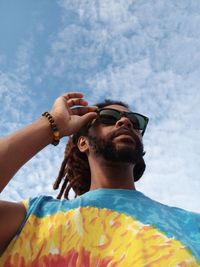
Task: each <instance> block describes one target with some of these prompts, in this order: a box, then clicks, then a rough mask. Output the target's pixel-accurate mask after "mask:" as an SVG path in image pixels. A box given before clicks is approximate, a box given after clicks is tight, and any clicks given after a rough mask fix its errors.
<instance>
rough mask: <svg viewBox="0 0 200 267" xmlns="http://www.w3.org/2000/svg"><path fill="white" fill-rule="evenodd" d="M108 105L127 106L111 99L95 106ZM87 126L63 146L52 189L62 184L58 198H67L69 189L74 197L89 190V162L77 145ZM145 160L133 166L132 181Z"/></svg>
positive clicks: (143, 169)
mask: <svg viewBox="0 0 200 267" xmlns="http://www.w3.org/2000/svg"><path fill="white" fill-rule="evenodd" d="M108 105H121V106H124V107H126V108H129V107H128V105H127V104H125V103H123V102H121V101H112V100H109V99H106V100H105V101H104V102H101V103H98V104H96V105H95V106H97V107H98V108H103V107H105V106H108ZM87 134H88V128H87V126H83V127H82V128H81V129H80V130H79V131H78V132H77V133H76V134H74V135H73V136H72V137H69V139H68V142H67V144H66V147H65V153H64V159H63V162H62V164H61V167H60V170H59V173H58V177H57V178H56V180H55V182H54V185H53V189H54V190H56V189H58V188H59V186H60V183H61V182H62V186H61V189H60V192H59V194H58V196H57V198H58V199H61V197H62V196H63V197H64V198H66V199H68V196H69V191H70V190H71V189H73V191H74V192H75V198H76V197H77V196H79V195H82V194H84V193H86V192H88V191H89V189H90V183H91V173H90V167H89V162H88V159H87V156H86V154H85V153H82V152H80V150H79V149H78V146H77V141H78V138H79V137H80V136H87ZM145 167H146V165H145V162H144V159H143V158H142V159H141V161H140V162H138V163H137V164H136V165H135V167H134V171H133V172H134V181H138V180H139V179H140V177H141V176H142V175H143V173H144V171H145Z"/></svg>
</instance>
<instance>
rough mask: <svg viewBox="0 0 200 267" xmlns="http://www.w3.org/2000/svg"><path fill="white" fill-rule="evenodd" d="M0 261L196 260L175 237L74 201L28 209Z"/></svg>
mask: <svg viewBox="0 0 200 267" xmlns="http://www.w3.org/2000/svg"><path fill="white" fill-rule="evenodd" d="M0 266H6V267H9V266H15V267H16V266H31V267H33V266H72V267H78V266H79V267H86V266H87V267H95V266H98V267H103V266H104V267H105V266H108V267H124V266H126V267H133V266H134V267H135V266H136V267H143V266H145V267H158V266H159V267H160V266H167V267H170V266H172V267H173V266H182V267H183V266H190V267H196V266H199V265H198V263H197V262H196V260H195V258H194V257H193V256H192V255H191V253H190V252H189V251H188V250H187V249H186V248H185V247H184V246H183V245H182V244H181V242H180V241H178V240H175V239H173V238H168V237H166V235H165V234H164V233H162V232H161V231H159V230H158V229H156V228H154V227H152V226H149V225H145V224H143V223H141V222H139V221H137V220H135V219H133V218H132V217H131V216H127V215H125V214H123V213H118V212H115V211H112V210H109V209H105V208H104V209H99V208H95V207H80V208H77V209H73V210H69V211H67V212H62V211H59V212H58V213H56V214H54V215H46V216H45V217H43V218H38V217H36V216H35V215H33V214H31V215H30V217H29V219H28V221H27V222H26V224H25V226H24V228H23V229H22V232H21V233H20V235H19V237H18V238H17V239H16V240H15V239H14V240H13V241H12V242H11V243H10V245H9V247H8V249H7V250H6V252H5V253H4V255H3V257H2V258H1V260H0Z"/></svg>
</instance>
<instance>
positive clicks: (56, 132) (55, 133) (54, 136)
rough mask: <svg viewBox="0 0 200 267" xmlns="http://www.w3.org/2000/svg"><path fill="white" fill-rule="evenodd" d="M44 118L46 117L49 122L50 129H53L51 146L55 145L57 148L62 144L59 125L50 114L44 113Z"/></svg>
mask: <svg viewBox="0 0 200 267" xmlns="http://www.w3.org/2000/svg"><path fill="white" fill-rule="evenodd" d="M42 116H44V117H45V118H46V119H47V120H48V122H49V125H50V128H51V133H52V142H51V144H52V145H54V146H57V145H58V144H59V142H60V131H59V129H58V127H57V124H56V122H55V120H54V118H53V116H52V115H51V114H50V113H49V112H47V111H46V112H44V113H43V114H42Z"/></svg>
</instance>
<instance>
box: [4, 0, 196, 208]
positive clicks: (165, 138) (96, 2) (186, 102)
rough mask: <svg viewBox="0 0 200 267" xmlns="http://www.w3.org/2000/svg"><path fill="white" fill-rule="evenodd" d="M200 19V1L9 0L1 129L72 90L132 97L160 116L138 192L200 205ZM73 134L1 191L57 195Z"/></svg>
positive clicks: (148, 140) (92, 96) (154, 121)
mask: <svg viewBox="0 0 200 267" xmlns="http://www.w3.org/2000/svg"><path fill="white" fill-rule="evenodd" d="M199 25H200V2H199V1H198V0H176V1H174V0H156V1H155V0H149V1H146V0H126V1H124V0H115V1H114V0H90V1H88V0H73V1H72V0H71V1H69V0H57V1H56V0H55V1H48V0H19V1H15V0H0V112H1V116H0V136H1V137H2V138H3V137H4V136H6V135H7V134H10V133H13V132H14V131H16V130H18V129H20V128H22V127H24V126H26V125H28V124H30V123H31V122H33V121H35V120H37V119H38V118H40V116H41V114H42V113H43V112H44V111H46V110H50V109H51V106H52V104H53V102H54V100H55V99H56V98H57V97H58V96H60V95H62V94H63V93H64V92H68V91H80V92H83V93H84V95H85V99H87V100H88V101H89V104H90V105H92V104H94V103H96V102H98V101H102V100H103V99H105V98H111V99H114V100H122V101H125V102H126V103H128V104H129V105H130V108H131V110H133V111H136V112H138V113H142V114H144V115H146V116H148V117H149V118H150V121H149V125H148V127H147V130H146V132H145V135H144V139H143V142H144V147H145V151H146V155H145V161H146V165H147V168H146V171H145V174H144V176H143V177H142V178H141V179H140V181H138V182H137V183H136V188H137V190H139V191H141V192H143V193H144V194H145V195H147V196H149V197H150V198H153V199H154V200H156V201H159V202H161V203H163V204H166V205H170V206H175V207H180V208H183V209H187V210H190V211H194V212H200V204H199V203H200V193H199V191H200V174H199V173H200V139H199V135H200V125H199V122H200V105H199V104H200V88H199V87H200V27H199ZM66 141H67V138H63V139H62V140H61V143H60V144H59V146H57V147H54V146H52V145H49V146H47V147H46V148H45V149H43V150H42V151H41V152H40V153H38V154H37V155H36V156H35V157H34V158H32V159H31V160H30V161H29V162H28V163H27V164H25V165H24V166H23V167H22V168H21V169H20V170H19V171H18V173H17V174H16V175H15V176H14V177H13V179H12V180H11V182H10V183H9V184H8V185H7V187H6V188H5V189H4V191H3V192H2V193H1V195H0V198H1V199H5V200H9V201H20V200H22V199H26V198H29V197H34V196H37V195H52V196H55V197H56V195H57V194H58V192H56V191H54V190H53V189H52V184H53V182H54V180H55V178H56V176H57V174H58V171H59V167H60V164H61V162H62V159H63V155H64V149H65V144H66ZM70 196H71V198H73V194H72V193H71V195H70Z"/></svg>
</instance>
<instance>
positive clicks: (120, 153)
mask: <svg viewBox="0 0 200 267" xmlns="http://www.w3.org/2000/svg"><path fill="white" fill-rule="evenodd" d="M106 108H112V109H116V110H119V111H129V110H128V109H127V108H126V107H123V106H120V105H108V106H106ZM88 138H89V144H90V147H91V149H92V151H93V152H94V154H95V155H96V156H101V157H103V158H104V159H106V160H108V161H112V162H126V163H133V164H136V163H137V162H138V161H139V160H140V159H141V158H142V156H143V152H144V151H143V144H142V135H141V133H140V131H139V130H137V129H134V127H133V125H132V123H131V121H130V120H129V119H128V118H126V117H121V118H120V119H119V120H118V121H117V122H116V123H115V124H112V125H108V124H103V123H101V122H100V121H99V120H98V119H97V120H96V121H95V122H94V123H93V124H92V126H91V128H90V129H89V133H88Z"/></svg>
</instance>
